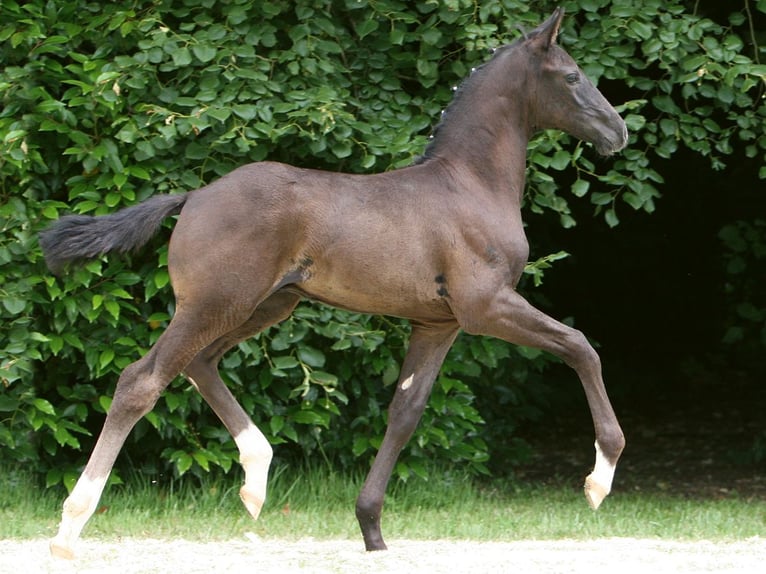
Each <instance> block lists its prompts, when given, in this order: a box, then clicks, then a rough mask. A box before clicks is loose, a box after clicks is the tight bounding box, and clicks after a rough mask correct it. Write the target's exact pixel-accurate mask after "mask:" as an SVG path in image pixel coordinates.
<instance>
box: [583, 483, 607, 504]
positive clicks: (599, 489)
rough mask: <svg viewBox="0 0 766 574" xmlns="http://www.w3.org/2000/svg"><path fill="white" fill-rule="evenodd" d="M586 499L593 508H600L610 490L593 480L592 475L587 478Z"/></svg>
mask: <svg viewBox="0 0 766 574" xmlns="http://www.w3.org/2000/svg"><path fill="white" fill-rule="evenodd" d="M584 488H585V499H586V500H587V501H588V505H589V506H590V507H591V508H592V509H593V510H598V507H599V506H601V503H602V502H603V501H604V499H605V498H606V496H607V495H608V494H609V491H608V490H607V489H606V488H604V487H603V486H601V485H600V484H599V483H597V482H596V481H595V480H593V478H592V477H590V476H589V477H588V478H586V479H585V487H584Z"/></svg>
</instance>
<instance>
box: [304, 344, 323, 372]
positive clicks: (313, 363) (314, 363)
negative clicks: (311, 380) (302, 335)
mask: <svg viewBox="0 0 766 574" xmlns="http://www.w3.org/2000/svg"><path fill="white" fill-rule="evenodd" d="M298 358H299V359H300V360H301V361H303V362H304V363H306V364H307V365H308V366H310V367H324V364H325V356H324V353H323V352H322V351H320V350H319V349H314V348H313V347H308V346H301V347H298Z"/></svg>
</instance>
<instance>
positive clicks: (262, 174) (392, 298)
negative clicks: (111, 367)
mask: <svg viewBox="0 0 766 574" xmlns="http://www.w3.org/2000/svg"><path fill="white" fill-rule="evenodd" d="M562 17H563V11H562V10H557V11H556V12H555V13H554V14H553V15H552V16H551V17H550V18H549V19H548V20H547V21H546V22H544V23H543V24H542V25H540V26H539V27H538V28H536V29H535V30H533V31H532V32H530V33H528V34H526V35H525V36H524V37H523V38H522V39H520V40H518V41H516V42H514V43H513V44H510V45H507V46H504V47H502V48H500V49H498V50H497V51H496V53H495V55H494V56H493V57H492V59H491V60H490V61H489V62H487V63H486V64H485V65H484V66H482V67H481V68H479V69H477V70H476V71H474V72H473V74H472V75H471V77H470V78H469V79H468V80H467V81H466V82H465V84H464V86H463V87H462V88H461V90H460V92H459V94H458V96H457V97H456V98H455V101H454V102H453V104H452V105H451V106H450V108H449V109H448V111H447V113H446V115H445V117H444V119H443V121H442V123H441V125H440V126H439V129H438V132H437V133H436V136H435V138H434V139H433V141H432V143H431V144H430V145H429V146H428V148H427V150H426V152H425V154H424V156H423V158H421V160H419V161H418V162H417V163H416V164H415V165H412V166H410V167H407V168H404V169H399V170H396V171H392V172H389V173H382V174H378V175H348V174H338V173H327V172H321V171H312V170H307V169H298V168H295V167H291V166H288V165H283V164H278V163H270V162H262V163H254V164H250V165H245V166H244V167H241V168H239V169H237V170H235V171H233V172H231V173H230V174H228V175H227V176H225V177H223V178H221V179H219V180H218V181H215V182H213V183H211V184H210V185H208V186H206V187H203V188H201V189H198V190H195V191H192V192H189V193H187V194H183V195H170V196H156V197H153V198H151V199H149V200H148V201H146V202H144V203H141V204H139V205H136V206H133V207H130V208H127V209H125V210H123V211H120V212H117V213H115V214H113V215H107V216H103V217H95V218H93V217H85V216H68V217H64V218H62V219H61V220H59V221H58V222H56V223H55V224H54V225H53V226H52V227H51V228H50V229H48V230H47V231H45V232H44V233H43V234H42V235H41V245H42V247H43V250H44V252H45V257H46V260H47V262H48V265H49V267H50V268H51V270H53V271H54V272H55V271H60V270H61V269H63V268H64V267H65V266H66V265H67V264H68V263H70V262H73V261H78V260H84V259H89V258H93V257H97V256H99V255H101V254H103V253H107V252H110V251H127V250H131V249H135V248H137V247H139V246H141V245H142V244H143V243H145V242H146V241H147V240H148V239H149V238H150V237H151V236H152V235H153V234H154V233H155V231H156V230H157V228H158V227H159V225H160V223H161V222H162V220H163V219H164V218H166V217H168V216H170V215H173V214H178V213H180V217H179V218H178V222H177V223H176V225H175V230H174V232H173V235H172V238H171V240H170V248H169V255H168V267H169V271H170V276H171V279H172V283H173V289H174V291H175V296H176V313H175V316H174V317H173V320H172V321H171V322H170V325H169V326H168V328H167V330H166V331H165V332H164V333H163V335H162V336H161V337H160V339H159V340H158V341H157V343H156V344H155V345H154V347H152V348H151V350H150V351H149V352H148V353H147V354H146V355H145V356H144V357H143V358H141V359H140V360H138V361H136V362H135V363H133V364H132V365H130V366H128V367H127V368H126V369H125V370H124V371H123V373H122V375H121V376H120V379H119V382H118V384H117V389H116V391H115V394H114V400H113V402H112V406H111V408H110V410H109V414H108V415H107V417H106V422H105V423H104V428H103V430H102V432H101V435H100V436H99V438H98V442H97V443H96V446H95V449H94V451H93V453H92V455H91V457H90V460H89V462H88V465H87V466H86V468H85V470H84V472H83V474H82V476H81V477H80V479H79V480H78V482H77V484H76V486H75V488H74V490H73V491H72V493H71V495H70V496H69V498H67V500H66V502H65V503H64V511H63V517H62V521H61V526H60V529H59V532H58V534H57V536H56V537H55V538H54V539H53V541H52V543H51V549H52V552H53V553H54V554H55V555H58V556H64V557H71V556H72V547H73V544H74V543H75V541H76V540H77V538H78V536H79V534H80V532H81V530H82V528H83V527H84V525H85V523H86V522H87V520H88V518H89V517H90V516H91V514H92V513H93V511H94V509H95V508H96V504H97V502H98V499H99V497H100V496H101V492H102V490H103V487H104V484H105V482H106V480H107V476H108V475H109V472H110V471H111V469H112V465H113V464H114V460H115V458H116V457H117V454H118V452H119V451H120V449H121V447H122V444H123V442H124V441H125V438H126V436H127V435H128V433H129V432H130V430H131V429H132V428H133V426H134V425H135V423H136V422H137V421H138V420H139V419H140V418H141V417H142V416H143V415H145V414H146V413H148V412H149V411H150V410H151V409H152V407H153V405H154V404H155V402H156V401H157V398H158V397H159V396H160V394H161V393H162V391H163V389H165V387H166V386H167V385H168V383H169V382H170V381H171V380H172V379H173V378H174V377H175V376H177V375H178V374H179V373H183V374H184V375H185V376H186V377H187V378H188V379H189V381H191V383H192V384H193V385H194V386H195V387H197V389H199V392H200V393H201V394H202V396H203V397H204V398H205V400H206V401H207V402H208V403H209V404H210V406H211V407H212V408H213V409H214V410H215V412H216V413H217V414H218V416H219V417H220V418H221V420H222V421H223V423H224V424H225V425H226V427H227V428H228V430H229V431H230V432H231V434H232V435H233V437H234V440H235V441H236V444H237V447H238V448H239V451H240V455H241V462H242V465H243V467H244V469H245V476H246V478H245V484H244V486H243V487H242V489H241V491H240V495H241V497H242V500H243V501H244V504H245V506H246V507H247V509H248V511H249V512H250V513H251V514H252V515H253V517H257V516H258V514H259V512H260V510H261V506H262V505H263V501H264V499H265V496H266V480H267V475H268V469H269V463H270V461H271V456H272V449H271V446H270V445H269V443H268V442H267V441H266V439H265V438H264V436H263V434H262V433H261V432H260V431H259V430H258V429H257V428H256V427H255V425H254V424H253V423H252V422H251V421H250V418H249V416H248V415H247V414H246V413H245V411H244V410H243V409H242V407H241V406H240V405H239V404H238V403H237V402H236V400H235V399H234V397H233V396H232V395H231V393H230V392H229V390H228V389H227V388H226V386H225V385H224V383H223V382H222V381H221V378H220V377H219V375H218V362H219V361H220V359H221V357H222V356H223V354H224V353H225V352H226V351H227V350H229V349H231V348H232V347H233V346H235V345H236V344H237V343H238V342H239V341H242V340H243V339H246V338H248V337H252V336H253V335H255V334H256V333H258V332H260V331H262V330H263V329H265V328H266V327H268V326H270V325H273V324H275V323H277V322H279V321H281V320H283V319H285V318H286V317H287V316H289V315H290V313H291V312H292V310H293V309H294V308H295V306H296V305H297V304H298V302H299V301H300V300H301V299H302V298H308V299H313V300H316V301H321V302H323V303H327V304H329V305H334V306H337V307H342V308H344V309H351V310H354V311H362V312H367V313H377V314H385V315H393V316H398V317H404V318H407V319H409V320H410V321H411V323H412V334H411V337H410V342H409V349H408V351H407V355H406V357H405V360H404V364H403V365H402V369H401V375H400V379H399V382H398V384H397V387H396V392H395V394H394V398H393V401H392V403H391V406H390V410H389V418H388V429H387V431H386V434H385V438H384V439H383V443H382V444H381V446H380V451H379V452H378V454H377V457H376V458H375V462H374V464H373V465H372V469H371V470H370V473H369V475H368V477H367V480H366V481H365V483H364V487H363V488H362V491H361V493H360V495H359V499H358V501H357V504H356V516H357V518H358V520H359V525H360V527H361V530H362V534H363V536H364V542H365V546H366V548H367V549H368V550H381V549H384V548H386V545H385V543H384V542H383V537H382V534H381V530H380V516H381V510H382V507H383V498H384V495H385V490H386V486H387V484H388V481H389V478H390V476H391V471H392V469H393V467H394V464H395V462H396V459H397V457H398V455H399V452H400V451H401V449H402V447H403V446H404V444H405V443H406V442H407V440H408V439H409V437H410V436H411V435H412V432H413V431H414V429H415V427H416V425H417V423H418V421H419V419H420V416H421V414H422V412H423V409H424V407H425V404H426V401H427V400H428V396H429V394H430V392H431V387H432V385H433V382H434V379H435V378H436V375H437V373H438V371H439V368H440V366H441V364H442V361H443V359H444V357H445V355H446V354H447V351H448V350H449V348H450V346H451V345H452V342H453V341H454V339H455V336H456V335H457V333H458V331H459V330H460V329H463V330H464V331H466V332H468V333H476V334H483V335H492V336H495V337H499V338H501V339H504V340H506V341H509V342H511V343H515V344H519V345H527V346H531V347H537V348H539V349H545V350H546V351H549V352H551V353H553V354H554V355H556V356H558V357H560V358H561V359H563V360H564V361H565V362H566V363H567V364H569V365H570V366H571V367H572V368H573V369H574V370H575V371H576V372H577V374H578V376H579V377H580V380H581V381H582V385H583V388H584V389H585V394H586V396H587V399H588V405H589V407H590V410H591V414H592V416H593V423H594V426H595V435H596V463H595V466H594V469H593V472H592V473H591V474H590V475H589V476H588V478H587V479H586V481H585V494H586V497H587V499H588V502H589V503H590V504H591V506H593V507H594V508H596V507H598V505H599V504H600V503H601V501H602V500H603V499H604V497H605V496H606V495H607V494H608V493H609V490H610V487H611V483H612V477H613V475H614V469H615V465H616V463H617V459H618V458H619V456H620V453H621V452H622V449H623V446H624V444H625V441H624V438H623V434H622V431H621V429H620V426H619V424H618V422H617V419H616V417H615V415H614V412H613V411H612V407H611V405H610V404H609V400H608V398H607V395H606V391H605V389H604V383H603V381H602V377H601V365H600V361H599V357H598V355H597V354H596V352H595V351H594V350H593V348H592V347H591V346H590V345H589V344H588V341H587V340H586V338H585V337H584V336H583V334H582V333H580V332H579V331H576V330H574V329H572V328H570V327H567V326H565V325H563V324H561V323H559V322H558V321H555V320H554V319H551V318H550V317H548V316H546V315H544V314H543V313H541V312H540V311H538V310H537V309H535V308H534V307H532V306H531V305H530V304H529V303H527V302H526V301H525V300H524V299H523V298H522V297H521V295H519V294H518V293H517V292H516V289H515V286H516V284H517V282H518V280H519V277H520V276H521V273H522V271H523V269H524V265H525V262H526V261H527V255H528V245H527V240H526V238H525V236H524V227H523V225H522V221H521V200H522V193H523V190H524V170H525V163H526V158H525V155H526V146H527V142H528V141H529V138H530V136H531V135H532V134H534V133H535V132H537V131H538V130H541V129H544V128H557V129H560V130H564V131H566V132H568V133H570V134H572V135H574V136H576V137H578V138H580V139H583V140H585V141H588V142H591V143H592V144H593V145H594V146H595V147H596V149H597V150H598V151H599V152H600V153H602V154H605V155H606V154H610V153H613V152H615V151H618V150H620V149H622V148H623V147H624V146H625V144H626V142H627V131H626V128H625V123H624V122H623V121H622V119H621V118H620V116H619V115H618V114H617V112H615V110H614V109H613V108H612V106H610V105H609V103H608V102H607V101H606V99H604V97H603V96H602V95H601V93H599V91H598V90H597V89H596V88H595V87H594V86H593V84H592V83H591V82H590V81H589V80H588V79H587V78H586V77H585V75H584V74H583V72H582V70H580V69H579V68H578V66H577V64H575V62H574V61H573V60H572V58H571V57H569V55H567V54H566V52H564V50H563V49H561V48H560V47H559V46H558V45H557V44H556V37H557V35H558V31H559V26H560V23H561V19H562Z"/></svg>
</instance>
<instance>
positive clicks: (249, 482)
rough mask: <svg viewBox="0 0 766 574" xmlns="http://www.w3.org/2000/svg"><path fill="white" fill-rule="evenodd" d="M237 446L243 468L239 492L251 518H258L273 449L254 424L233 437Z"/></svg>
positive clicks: (263, 499)
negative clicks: (243, 479)
mask: <svg viewBox="0 0 766 574" xmlns="http://www.w3.org/2000/svg"><path fill="white" fill-rule="evenodd" d="M234 442H235V443H237V448H239V460H240V463H241V464H242V468H244V469H245V485H244V486H243V487H242V489H241V490H240V492H239V494H240V497H241V498H242V502H243V503H244V504H245V506H246V507H247V510H248V512H250V514H251V515H252V516H253V518H258V514H260V512H261V507H262V506H263V502H264V501H265V500H266V484H267V482H268V478H269V465H270V464H271V457H272V454H273V450H272V448H271V445H270V444H269V441H267V440H266V437H265V436H263V433H262V432H261V431H260V430H259V429H258V427H256V426H255V425H251V426H249V427H248V428H246V429H245V430H244V431H242V432H241V433H239V434H238V435H237V436H235V437H234Z"/></svg>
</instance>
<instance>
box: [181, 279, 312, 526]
mask: <svg viewBox="0 0 766 574" xmlns="http://www.w3.org/2000/svg"><path fill="white" fill-rule="evenodd" d="M299 300H300V297H299V296H298V295H294V294H291V293H276V294H274V295H272V296H271V297H269V298H268V299H266V300H265V301H264V302H263V303H261V304H260V305H258V308H257V309H256V311H255V312H254V313H253V315H252V317H250V319H249V320H248V321H247V322H246V323H244V324H243V325H241V326H240V327H238V328H236V329H234V330H233V331H231V332H230V333H227V334H226V335H224V336H223V337H221V338H220V339H218V340H217V341H215V342H214V343H212V344H211V345H209V346H208V347H206V348H205V349H203V350H202V351H200V352H199V354H198V355H197V356H196V357H195V358H194V360H193V361H192V362H191V363H189V365H188V366H187V367H186V368H185V369H184V374H185V375H186V376H187V378H188V379H189V380H190V381H191V382H192V384H193V385H194V386H195V387H196V388H197V390H199V392H200V394H201V395H202V396H203V398H204V399H205V401H207V403H208V404H209V405H210V407H211V408H212V409H213V410H214V411H215V413H216V414H217V415H218V417H219V418H220V419H221V421H222V422H223V424H224V425H225V426H226V428H227V429H228V430H229V432H230V433H231V435H232V436H233V437H234V442H235V443H236V444H237V448H238V449H239V453H240V463H241V464H242V467H243V468H244V470H245V484H244V485H243V486H242V488H241V489H240V491H239V495H240V497H241V498H242V502H243V503H244V505H245V507H246V508H247V510H248V512H249V513H250V514H251V515H252V517H253V518H255V519H257V518H258V515H259V514H260V512H261V508H262V507H263V503H264V501H265V499H266V482H267V479H268V472H269V465H270V463H271V456H272V449H271V445H269V443H268V441H267V440H266V437H264V436H263V433H262V432H261V431H260V430H259V429H258V427H256V426H255V425H254V424H253V422H252V421H251V420H250V417H249V416H248V415H247V413H245V411H244V409H243V408H242V406H241V405H240V404H239V403H238V402H237V400H236V399H235V398H234V396H233V395H232V394H231V391H229V389H228V388H227V387H226V385H225V384H224V382H223V381H222V380H221V377H220V376H219V374H218V362H219V361H220V360H221V357H222V356H223V355H224V353H226V351H228V350H229V349H230V348H231V347H233V346H234V345H236V344H237V343H239V342H240V341H243V340H245V339H248V338H250V337H252V336H253V335H255V334H256V333H258V332H260V331H262V330H263V329H265V328H267V327H269V326H270V325H273V324H275V323H278V322H279V321H282V320H283V319H286V318H287V317H288V316H289V315H290V313H292V311H293V309H294V308H295V306H296V305H297V304H298V301H299Z"/></svg>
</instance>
